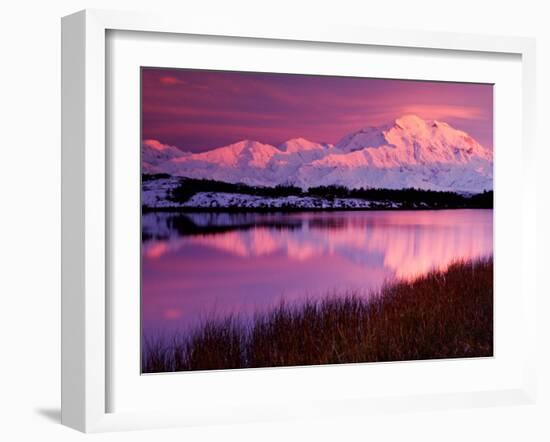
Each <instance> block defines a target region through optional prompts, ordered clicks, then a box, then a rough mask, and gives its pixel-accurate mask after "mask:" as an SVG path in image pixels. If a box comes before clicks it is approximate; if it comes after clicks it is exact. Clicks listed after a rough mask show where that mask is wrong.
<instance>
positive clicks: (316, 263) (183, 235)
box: [142, 210, 493, 331]
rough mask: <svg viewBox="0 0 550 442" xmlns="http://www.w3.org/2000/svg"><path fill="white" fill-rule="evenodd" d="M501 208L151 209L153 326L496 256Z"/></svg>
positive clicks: (145, 289)
mask: <svg viewBox="0 0 550 442" xmlns="http://www.w3.org/2000/svg"><path fill="white" fill-rule="evenodd" d="M492 215H493V214H492V210H449V211H410V212H409V211H393V212H392V211H381V212H315V213H313V212H312V213H295V214H294V213H293V214H258V213H239V214H230V213H191V214H170V213H158V212H157V213H147V214H144V216H143V220H142V233H143V247H142V254H143V260H142V297H143V298H142V309H143V310H142V319H143V326H144V329H145V330H153V329H154V330H161V331H164V330H167V331H168V330H172V329H175V328H180V327H185V326H187V325H190V324H194V323H196V322H197V321H198V320H200V319H202V318H204V317H205V316H208V315H212V314H225V313H228V312H239V313H241V312H244V313H248V312H253V311H256V310H258V309H265V308H268V307H270V306H272V305H274V304H275V303H278V302H280V300H281V299H282V298H284V299H286V300H300V299H303V298H305V297H310V298H311V297H321V296H326V295H327V293H334V292H342V291H346V290H354V291H359V292H361V293H363V294H364V295H365V296H367V293H368V291H370V290H372V289H377V288H379V287H380V285H381V284H383V283H384V281H391V280H393V279H396V278H413V277H415V276H417V275H419V274H422V273H425V272H427V271H428V270H430V269H433V268H445V267H446V266H448V264H449V263H450V262H452V261H453V260H455V259H458V258H465V259H470V258H475V257H480V256H487V255H490V254H492V249H493V242H492Z"/></svg>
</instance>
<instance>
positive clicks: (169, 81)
mask: <svg viewBox="0 0 550 442" xmlns="http://www.w3.org/2000/svg"><path fill="white" fill-rule="evenodd" d="M159 81H160V83H161V84H164V85H165V86H176V85H178V84H185V81H183V80H180V79H179V78H176V77H169V76H166V77H160V78H159Z"/></svg>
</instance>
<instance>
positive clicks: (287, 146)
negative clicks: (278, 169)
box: [279, 137, 328, 153]
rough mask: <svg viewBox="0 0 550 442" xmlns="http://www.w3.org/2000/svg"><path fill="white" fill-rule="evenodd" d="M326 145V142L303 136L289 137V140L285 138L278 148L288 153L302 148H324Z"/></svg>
mask: <svg viewBox="0 0 550 442" xmlns="http://www.w3.org/2000/svg"><path fill="white" fill-rule="evenodd" d="M327 147H328V145H327V144H323V143H317V142H315V141H310V140H308V139H306V138H303V137H298V138H291V139H290V140H287V141H285V142H284V143H282V144H280V145H279V149H280V150H282V151H283V152H289V153H293V152H299V151H302V150H313V149H325V148H327Z"/></svg>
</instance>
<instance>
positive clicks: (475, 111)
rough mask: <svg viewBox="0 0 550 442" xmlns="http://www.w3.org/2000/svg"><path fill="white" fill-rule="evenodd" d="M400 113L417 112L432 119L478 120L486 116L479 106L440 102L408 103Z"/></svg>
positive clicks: (425, 117)
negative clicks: (443, 103) (453, 104)
mask: <svg viewBox="0 0 550 442" xmlns="http://www.w3.org/2000/svg"><path fill="white" fill-rule="evenodd" d="M400 113H401V114H416V115H418V116H420V117H422V118H424V119H430V120H445V119H449V118H458V119H461V120H478V119H479V118H482V117H484V116H485V115H484V113H483V112H482V111H481V109H480V108H478V107H473V106H452V105H440V104H420V105H407V106H403V107H401V108H400Z"/></svg>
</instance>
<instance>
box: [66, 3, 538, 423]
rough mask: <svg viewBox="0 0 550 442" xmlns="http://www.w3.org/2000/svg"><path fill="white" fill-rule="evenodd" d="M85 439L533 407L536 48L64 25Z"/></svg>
mask: <svg viewBox="0 0 550 442" xmlns="http://www.w3.org/2000/svg"><path fill="white" fill-rule="evenodd" d="M62 36H63V38H62V45H63V62H62V68H63V70H62V72H63V85H62V101H63V102H62V104H63V106H62V107H63V115H62V117H63V118H62V119H63V128H62V135H63V136H62V141H63V161H62V173H63V186H62V206H63V208H62V220H63V229H62V241H63V244H62V270H63V273H62V291H63V293H62V308H63V311H62V320H63V324H62V350H63V360H62V369H63V373H62V388H63V391H62V421H63V423H64V424H66V425H68V426H71V427H73V428H76V429H79V430H81V431H86V432H88V431H109V430H119V429H137V428H154V427H166V426H183V425H197V424H208V423H216V422H247V421H258V420H272V419H284V418H288V417H311V416H331V415H342V414H366V413H369V412H371V411H380V410H383V411H387V412H392V411H397V410H417V409H421V408H441V407H470V406H487V405H499V404H509V403H529V402H532V401H533V400H534V395H535V390H536V389H535V377H534V356H533V355H534V350H535V349H534V348H533V347H534V341H535V340H534V339H533V336H534V333H535V325H534V317H535V311H536V310H535V301H536V292H535V287H534V268H535V267H534V265H532V264H533V262H534V259H535V258H534V256H535V254H534V253H533V251H534V249H535V240H534V229H533V225H534V223H535V213H534V203H533V201H532V198H533V196H532V195H533V193H532V190H533V188H534V182H533V177H532V176H531V175H530V174H529V170H530V167H531V166H532V164H531V162H532V152H533V148H534V147H533V143H534V138H533V127H532V126H533V123H532V122H533V121H534V118H533V113H534V96H535V79H534V72H535V70H534V41H533V40H530V39H523V38H508V37H490V36H474V35H456V34H444V33H426V32H414V31H408V32H390V31H387V30H386V31H381V30H374V29H349V28H340V27H332V26H331V27H324V28H322V29H319V28H318V27H314V26H311V27H307V26H306V27H305V28H300V29H293V28H291V27H288V28H285V27H284V26H283V27H281V26H280V25H278V26H276V27H275V26H265V25H262V26H259V25H254V24H250V26H249V27H248V28H246V29H245V28H242V27H240V28H239V29H236V28H234V27H232V26H231V25H230V24H220V23H210V22H206V21H205V22H201V21H200V20H195V19H193V20H191V19H190V18H183V19H182V18H180V17H178V18H177V19H175V18H170V17H155V16H151V15H149V14H148V15H142V14H130V13H114V12H108V11H83V12H79V13H76V14H74V15H71V16H68V17H65V18H64V19H63V22H62Z"/></svg>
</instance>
